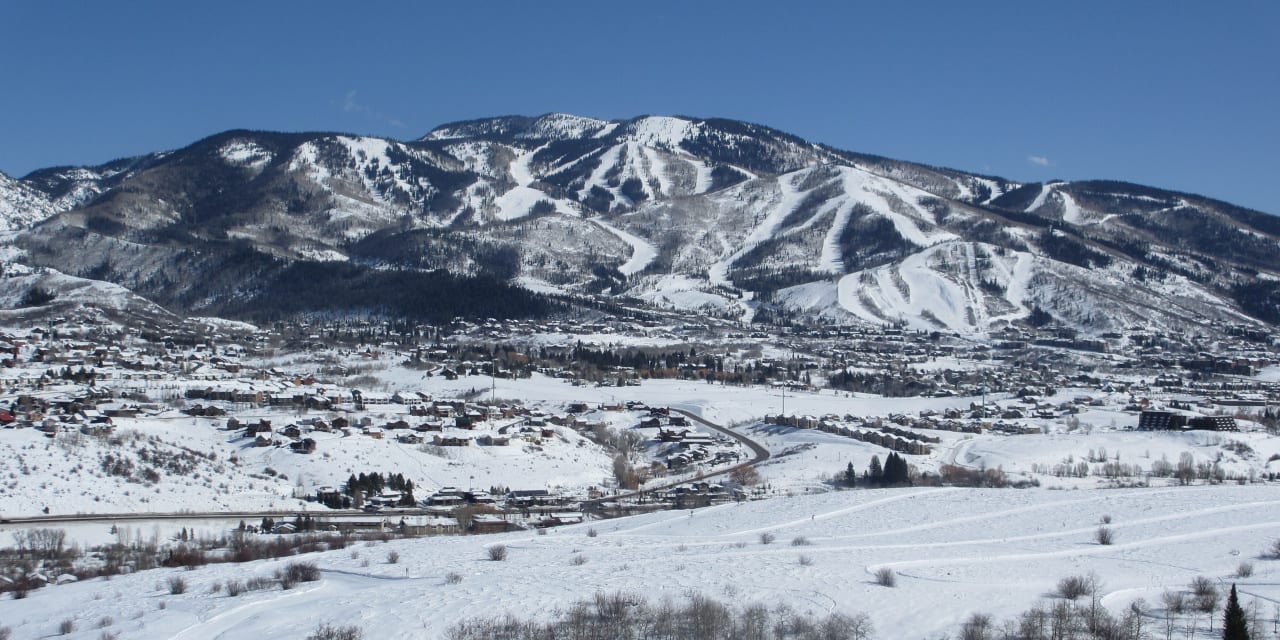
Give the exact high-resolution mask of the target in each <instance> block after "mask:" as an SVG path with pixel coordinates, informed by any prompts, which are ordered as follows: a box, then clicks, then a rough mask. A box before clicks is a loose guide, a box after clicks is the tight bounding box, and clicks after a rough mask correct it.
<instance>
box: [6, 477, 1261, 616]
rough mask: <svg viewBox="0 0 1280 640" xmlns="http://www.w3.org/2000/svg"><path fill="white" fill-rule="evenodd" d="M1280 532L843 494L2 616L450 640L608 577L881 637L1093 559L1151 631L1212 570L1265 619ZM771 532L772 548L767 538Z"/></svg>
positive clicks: (415, 547)
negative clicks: (312, 576)
mask: <svg viewBox="0 0 1280 640" xmlns="http://www.w3.org/2000/svg"><path fill="white" fill-rule="evenodd" d="M1108 516H1109V517H1110V519H1111V522H1112V524H1111V525H1110V527H1111V528H1112V530H1113V531H1114V532H1115V542H1114V544H1111V545H1100V544H1098V543H1096V542H1095V540H1094V533H1095V530H1096V529H1097V527H1098V525H1099V522H1100V521H1101V520H1102V519H1103V518H1104V517H1108ZM592 529H594V530H595V531H596V532H597V534H598V535H595V536H591V535H589V533H588V532H589V531H590V530H592ZM1278 531H1280V487H1275V486H1201V487H1172V488H1163V489H1145V490H1132V489H1120V490H1078V491H1052V490H1045V489H1033V490H1008V489H1006V490H995V489H983V490H976V489H954V488H943V489H937V488H930V489H887V490H865V491H842V492H834V493H826V494H821V495H799V496H795V497H793V498H790V499H786V498H776V499H771V500H764V501H759V502H748V503H744V504H727V505H722V506H717V507H711V508H707V509H701V510H698V511H695V512H692V513H690V512H670V511H667V512H658V513H652V514H648V515H643V516H634V517H630V518H625V519H619V520H610V521H598V522H593V523H588V524H583V525H577V526H571V527H564V528H559V529H554V530H551V531H550V532H549V533H548V534H547V535H535V534H533V533H532V532H520V533H511V534H503V535H497V536H483V537H480V536H470V537H445V538H426V539H417V540H400V541H392V542H389V543H372V544H368V545H365V546H359V547H356V548H354V550H352V549H346V550H342V551H333V552H326V553H321V554H314V555H311V556H308V557H307V559H308V560H311V561H314V562H316V563H317V564H318V565H319V567H320V568H321V570H322V576H321V579H320V580H319V581H318V582H311V583H303V584H300V585H298V586H296V587H295V588H293V589H291V590H287V591H286V590H281V589H279V588H278V587H277V588H274V589H271V590H264V591H254V592H249V593H244V594H241V595H238V596H234V597H233V596H230V595H227V593H226V592H225V591H217V590H216V589H215V588H216V587H217V586H219V585H221V584H224V583H226V582H227V581H230V580H241V581H243V580H245V579H247V578H251V577H254V576H263V577H269V576H270V575H271V574H272V572H273V571H274V570H275V569H278V568H280V567H282V566H283V565H284V564H285V561H259V562H253V563H248V564H244V565H217V566H208V567H204V568H200V569H195V570H191V571H185V570H177V569H161V570H155V571H148V572H142V573H138V574H134V575H125V576H117V577H114V578H112V579H110V580H104V579H93V580H88V581H84V582H81V583H78V584H69V585H63V586H57V587H48V588H45V589H41V590H37V591H35V592H32V594H31V595H30V596H29V597H28V598H27V599H25V600H10V599H5V600H3V601H0V621H3V624H4V625H6V626H9V627H11V628H12V632H13V637H14V638H15V639H23V640H25V639H27V638H43V637H48V636H50V635H55V634H57V633H58V629H59V626H60V625H61V624H62V623H63V621H65V620H71V621H73V623H74V626H75V627H76V629H78V631H76V632H73V633H71V634H70V635H68V636H67V637H69V638H97V637H99V635H100V634H101V633H102V631H100V630H99V627H102V628H103V629H104V630H106V631H108V632H114V633H118V634H119V637H122V638H126V637H127V638H143V639H149V638H157V639H158V638H250V637H273V638H282V639H286V638H303V637H305V636H306V635H307V634H308V633H310V632H311V631H312V630H314V628H315V627H316V626H317V624H319V623H322V622H330V623H334V624H338V625H356V626H359V627H361V628H362V629H363V630H364V632H365V634H366V635H365V637H368V638H440V637H444V636H445V632H446V630H447V629H448V628H449V627H450V626H452V625H453V624H455V623H456V622H457V621H459V620H461V619H464V618H467V617H473V616H492V615H498V614H502V613H514V614H518V615H521V616H534V617H540V618H542V617H547V616H549V615H551V612H553V611H554V610H556V609H557V608H564V607H566V606H567V605H569V604H571V603H573V602H574V601H576V600H578V599H581V598H585V597H589V596H591V595H592V594H594V593H596V592H615V591H626V592H632V593H637V594H643V595H645V596H647V597H648V598H650V599H655V600H661V599H666V598H669V599H671V600H672V601H675V602H683V601H686V600H687V599H688V598H689V597H690V596H692V595H693V594H702V595H706V596H710V597H714V598H717V599H719V600H721V601H725V602H729V603H732V604H735V605H739V604H747V603H763V604H765V605H768V606H770V607H772V606H776V605H780V604H786V605H789V606H791V607H793V608H794V609H796V610H798V611H801V612H812V613H814V614H819V615H825V614H826V613H829V612H833V611H836V612H845V613H850V614H852V613H857V612H864V613H866V614H868V615H869V616H870V618H871V620H872V622H873V624H874V625H875V634H874V637H877V638H926V637H929V638H931V637H938V636H940V635H941V634H955V632H956V631H957V629H958V625H959V623H960V622H961V621H962V620H963V619H964V618H966V617H967V616H968V615H969V614H971V613H974V612H983V613H988V614H992V615H993V616H994V617H995V619H996V620H997V621H999V620H1003V619H1007V618H1009V617H1012V616H1014V615H1015V614H1017V613H1019V612H1021V611H1023V610H1025V609H1027V608H1029V607H1031V606H1032V605H1034V604H1036V603H1037V602H1038V601H1041V600H1043V599H1046V598H1049V599H1052V598H1053V597H1054V596H1053V595H1052V594H1053V592H1054V591H1055V589H1056V584H1057V582H1058V580H1059V579H1061V578H1063V577H1067V576H1074V575H1087V574H1090V573H1092V574H1095V575H1096V577H1097V578H1098V580H1099V581H1100V584H1101V594H1102V597H1101V603H1102V604H1103V605H1104V606H1106V607H1107V608H1108V609H1110V610H1112V611H1114V612H1120V611H1123V610H1125V609H1126V608H1127V607H1128V606H1129V604H1130V603H1132V602H1134V601H1135V600H1138V599H1142V600H1144V601H1145V602H1146V605H1147V607H1148V608H1149V609H1150V610H1149V612H1148V614H1147V615H1148V618H1149V619H1148V620H1147V622H1148V625H1149V628H1154V627H1155V626H1156V624H1157V623H1160V624H1163V623H1162V620H1163V613H1162V612H1161V611H1160V610H1159V606H1160V605H1159V603H1160V600H1161V594H1162V593H1163V592H1164V591H1165V590H1166V589H1172V590H1179V589H1185V588H1186V585H1187V584H1188V583H1189V582H1190V581H1191V580H1192V578H1194V577H1196V576H1201V575H1203V576H1207V577H1209V578H1210V579H1212V580H1214V581H1215V582H1217V583H1219V584H1220V585H1223V587H1224V588H1225V586H1226V585H1227V584H1228V583H1230V582H1235V583H1237V584H1238V585H1239V588H1240V591H1241V593H1242V594H1243V595H1242V599H1243V600H1244V603H1245V604H1246V606H1247V605H1248V604H1249V603H1250V601H1251V600H1252V599H1256V600H1258V601H1259V602H1260V603H1262V604H1263V606H1264V608H1263V609H1262V611H1263V613H1264V614H1266V615H1269V614H1270V611H1271V604H1270V603H1271V602H1274V601H1276V600H1277V599H1280V586H1277V583H1280V580H1277V578H1280V562H1278V561H1271V560H1262V559H1258V558H1257V556H1258V555H1259V553H1260V552H1261V551H1262V550H1263V549H1264V548H1266V547H1268V546H1269V545H1270V542H1271V540H1273V539H1274V538H1275V537H1276V535H1277V532H1278ZM765 533H769V534H772V535H773V536H774V538H775V540H774V542H773V543H772V544H763V543H762V535H761V534H765ZM798 540H802V541H803V543H797V542H796V541H798ZM495 544H503V545H506V547H507V549H508V557H507V559H506V560H505V561H503V562H494V561H490V560H488V559H487V554H486V549H487V548H488V547H489V546H492V545H495ZM392 551H394V552H397V553H398V554H399V561H398V562H397V563H395V564H392V563H389V562H388V554H390V553H391V552H392ZM575 558H581V560H575ZM1242 561H1249V562H1252V563H1253V564H1254V567H1255V571H1254V574H1253V576H1252V577H1249V578H1239V579H1237V578H1233V577H1232V575H1233V574H1234V572H1235V571H1236V570H1237V567H1238V566H1239V564H1240V563H1241V562H1242ZM882 568H888V569H890V570H892V571H893V572H895V574H896V576H897V586H896V587H893V588H889V587H883V586H879V585H877V584H875V581H874V579H873V574H874V573H875V571H877V570H879V569H882ZM450 574H455V577H454V578H453V579H448V577H449V576H450ZM172 575H180V576H181V577H182V578H184V579H185V581H186V583H187V585H188V586H187V591H186V593H184V594H181V595H171V594H170V591H169V588H168V586H167V585H168V583H167V580H168V578H169V577H170V576H172ZM459 578H460V579H459ZM451 582H452V584H451ZM1202 617H1203V616H1202ZM1184 620H1186V621H1187V622H1189V620H1190V619H1189V618H1185V617H1184ZM1205 626H1206V625H1205V624H1204V621H1203V620H1200V622H1199V628H1200V630H1201V632H1202V633H1201V635H1200V637H1210V636H1208V635H1204V633H1203V632H1204V629H1205ZM1178 635H1179V636H1180V637H1185V631H1184V630H1182V629H1181V627H1180V630H1179V631H1178ZM1153 637H1154V636H1153Z"/></svg>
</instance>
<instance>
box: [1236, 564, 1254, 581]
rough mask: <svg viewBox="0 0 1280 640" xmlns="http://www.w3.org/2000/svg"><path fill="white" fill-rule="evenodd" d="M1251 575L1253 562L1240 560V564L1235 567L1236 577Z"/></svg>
mask: <svg viewBox="0 0 1280 640" xmlns="http://www.w3.org/2000/svg"><path fill="white" fill-rule="evenodd" d="M1252 575H1253V563H1252V562H1241V563H1240V566H1238V567H1236V577H1237V578H1248V577H1250V576H1252Z"/></svg>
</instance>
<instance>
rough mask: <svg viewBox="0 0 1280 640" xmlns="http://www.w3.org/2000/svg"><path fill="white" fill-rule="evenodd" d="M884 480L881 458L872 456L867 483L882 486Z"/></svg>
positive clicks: (868, 466) (868, 467)
mask: <svg viewBox="0 0 1280 640" xmlns="http://www.w3.org/2000/svg"><path fill="white" fill-rule="evenodd" d="M883 480H884V467H881V466H880V456H871V464H869V465H867V482H868V483H870V484H880V483H881V481H883Z"/></svg>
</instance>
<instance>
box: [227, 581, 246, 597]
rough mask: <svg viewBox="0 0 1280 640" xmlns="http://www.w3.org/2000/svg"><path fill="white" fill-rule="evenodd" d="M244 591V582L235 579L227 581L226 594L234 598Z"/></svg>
mask: <svg viewBox="0 0 1280 640" xmlns="http://www.w3.org/2000/svg"><path fill="white" fill-rule="evenodd" d="M242 591H244V583H243V582H239V581H236V580H228V581H227V595H228V596H230V597H232V598H234V597H236V596H238V595H240V593H241V592H242Z"/></svg>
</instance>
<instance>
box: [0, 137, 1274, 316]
mask: <svg viewBox="0 0 1280 640" xmlns="http://www.w3.org/2000/svg"><path fill="white" fill-rule="evenodd" d="M7 184H11V185H16V186H12V187H11V188H10V189H9V191H7V192H3V193H18V192H19V191H21V193H24V194H27V196H26V200H22V199H20V198H19V197H18V196H3V197H0V202H3V203H8V206H9V208H10V209H11V210H22V211H25V212H32V213H30V214H29V216H28V218H23V219H17V220H16V221H15V222H13V223H11V226H12V228H13V229H15V230H18V233H17V235H16V236H15V239H14V240H13V241H12V242H13V246H14V247H16V248H17V249H18V252H19V253H20V254H21V256H22V257H21V260H22V261H24V262H26V263H30V264H31V265H33V266H39V267H47V268H56V269H60V270H66V272H67V273H68V274H70V275H73V276H78V277H86V278H91V279H103V280H107V281H109V282H114V283H116V284H119V285H122V286H126V287H128V288H129V289H131V290H133V291H135V292H137V293H139V294H140V295H143V296H145V297H148V298H150V299H152V300H155V301H156V302H159V303H160V304H162V305H164V306H166V307H169V308H172V309H174V310H175V311H178V312H181V313H199V314H203V315H208V314H211V313H212V314H216V313H233V314H239V315H244V314H245V313H246V310H248V309H252V308H254V307H255V305H265V307H266V308H268V310H269V306H270V303H271V300H270V299H269V298H271V297H273V296H269V295H268V294H267V292H269V291H279V282H278V281H276V279H278V278H281V277H283V275H282V274H284V273H286V272H287V271H289V270H290V269H291V266H292V265H295V264H304V263H314V264H318V265H324V264H330V265H332V267H331V268H330V271H332V272H333V273H337V271H340V270H348V271H349V270H350V269H356V270H362V271H367V272H372V271H384V272H385V271H405V272H406V273H408V274H410V278H409V279H410V280H413V279H414V278H428V277H429V276H428V275H427V274H431V273H437V274H439V273H448V274H452V276H451V277H454V278H462V279H464V280H465V279H467V278H490V279H494V280H497V281H501V282H506V283H508V286H509V285H510V284H513V283H518V284H520V285H521V286H523V287H525V288H528V287H532V288H534V289H537V290H539V291H544V292H554V293H556V294H557V295H567V296H578V297H591V296H604V297H615V298H616V297H621V298H627V299H640V300H644V301H646V302H647V303H648V304H651V305H656V306H658V307H670V308H673V309H684V310H686V311H693V312H699V313H710V314H713V315H719V316H724V317H729V318H736V319H740V320H752V319H757V318H787V319H791V320H798V321H804V320H806V319H808V320H821V321H827V322H830V321H834V322H842V321H865V322H904V323H906V324H907V325H909V326H913V327H916V328H920V329H934V330H938V329H941V330H950V331H958V332H962V333H989V332H992V331H995V330H998V329H999V328H1000V327H1002V326H1006V325H1008V324H1009V323H1019V322H1025V321H1026V320H1027V319H1028V318H1030V317H1031V316H1032V313H1033V311H1040V312H1042V313H1047V314H1049V316H1051V317H1052V318H1055V319H1058V320H1059V321H1062V322H1065V323H1067V324H1069V325H1071V326H1073V327H1074V328H1076V329H1078V330H1082V331H1085V332H1089V333H1098V332H1106V331H1115V330H1119V329H1122V328H1124V327H1126V326H1131V325H1132V326H1136V325H1138V324H1141V323H1146V324H1151V325H1153V326H1156V327H1162V328H1172V327H1198V328H1200V329H1209V328H1212V327H1213V326H1214V325H1220V324H1222V323H1236V322H1251V320H1249V318H1248V317H1247V316H1248V315H1252V316H1253V317H1255V318H1259V319H1262V320H1265V321H1267V322H1276V321H1277V320H1280V307H1278V306H1277V305H1276V303H1277V302H1280V286H1277V284H1276V283H1277V282H1280V260H1277V258H1276V257H1275V254H1277V252H1276V251H1275V249H1276V248H1277V247H1280V218H1276V217H1274V216H1270V215H1268V214H1266V213H1263V212H1258V211H1253V210H1250V209H1246V208H1243V207H1238V206H1236V205H1232V204H1230V203H1226V202H1222V201H1218V200H1214V199H1211V198H1206V197H1203V196H1199V195H1196V194H1190V193H1182V192H1176V191H1169V190H1164V189H1157V188H1154V187H1145V186H1142V185H1134V184H1130V183H1124V182H1120V181H1113V180H1095V181H1070V182H1049V183H1027V184H1024V183H1019V182H1015V181H1011V180H1007V179H1004V178H1000V177H997V176H983V175H977V174H971V173H967V172H964V171H961V170H956V169H948V168H940V167H931V166H928V165H923V164H918V163H912V162H904V161H898V160H893V159H889V158H883V157H880V156H874V155H870V154H860V153H857V152H852V151H842V150H838V149H834V148H832V147H828V146H826V145H822V144H817V143H811V142H808V141H805V140H803V139H801V138H799V137H797V136H794V135H792V134H788V133H785V132H781V131H778V130H775V129H771V128H769V127H766V126H763V125H756V124H752V123H745V122H740V121H735V120H727V119H721V118H690V117H681V116H640V117H636V118H631V119H626V120H612V121H605V120H599V119H595V118H587V117H581V116H574V115H571V114H562V113H551V114H543V115H541V116H534V117H528V116H502V117H497V118H481V119H474V120H464V121H459V122H453V123H446V124H442V125H440V126H439V127H436V128H434V129H432V130H431V131H429V132H428V133H427V134H424V135H423V136H421V137H420V138H418V139H416V140H410V141H397V140H392V139H388V138H378V137H369V136H357V135H352V134H344V133H336V132H301V133H278V132H262V131H252V130H246V129H234V130H229V131H225V132H221V133H218V134H214V135H211V136H207V137H205V138H202V139H201V140H198V141H196V142H194V143H192V144H191V145H188V146H186V147H183V148H181V149H176V150H172V151H168V152H162V153H156V154H148V155H144V156H138V157H136V158H128V159H121V160H117V161H113V162H112V163H107V164H105V165H101V166H99V167H81V168H74V167H73V168H66V167H59V168H50V169H42V170H38V171H35V172H32V173H31V174H28V176H27V177H24V178H23V179H21V180H14V179H11V178H9V179H8V183H7ZM32 198H35V199H34V200H32ZM23 202H25V203H27V204H22V203H23ZM33 202H34V203H35V204H34V205H33V204H31V203H33ZM14 203H17V204H14ZM37 205H38V206H37ZM46 212H48V213H47V215H46ZM961 263H963V264H961ZM338 265H346V266H344V267H342V268H341V269H339V266H338ZM294 271H296V269H294ZM210 274H217V275H210ZM412 274H417V275H416V276H415V275H412ZM430 277H432V278H437V279H438V276H430ZM373 280H381V279H380V278H374V279H373ZM361 281H363V282H369V281H370V280H368V279H367V278H365V277H364V276H361ZM460 282H461V281H460ZM824 283H825V284H824ZM426 290H433V291H434V290H435V289H431V288H430V287H428V288H427V289H426ZM1125 292H1128V293H1125ZM1242 292H1246V293H1242ZM310 298H315V296H310ZM1259 301H1261V302H1259ZM289 308H294V307H292V306H290V307H289ZM343 308H344V307H343V304H341V302H340V301H337V300H335V301H334V304H332V305H328V306H326V305H323V304H322V305H320V307H319V308H305V305H304V308H300V309H298V311H297V312H300V313H304V314H305V313H310V312H334V311H341V310H342V309H343ZM362 308H363V307H362ZM350 310H351V309H348V311H350ZM1172 310H1176V312H1174V311H1172ZM374 311H375V312H377V310H374ZM1038 317H1042V316H1038Z"/></svg>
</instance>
